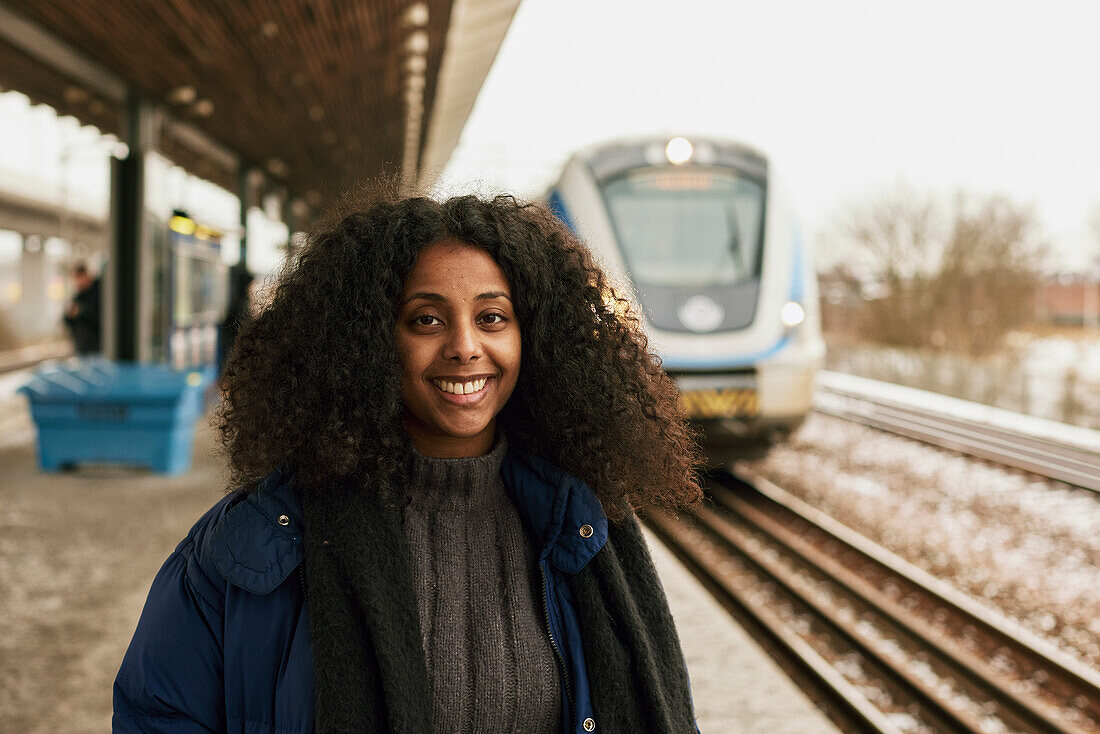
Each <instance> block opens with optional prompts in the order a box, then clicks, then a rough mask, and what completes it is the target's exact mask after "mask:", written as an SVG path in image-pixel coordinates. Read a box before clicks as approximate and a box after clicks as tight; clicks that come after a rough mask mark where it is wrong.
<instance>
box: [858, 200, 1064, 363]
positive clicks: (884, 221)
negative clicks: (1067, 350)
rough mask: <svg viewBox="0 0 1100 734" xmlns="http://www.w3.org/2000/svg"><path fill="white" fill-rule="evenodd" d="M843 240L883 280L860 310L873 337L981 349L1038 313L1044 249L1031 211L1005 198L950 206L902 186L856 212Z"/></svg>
mask: <svg viewBox="0 0 1100 734" xmlns="http://www.w3.org/2000/svg"><path fill="white" fill-rule="evenodd" d="M839 236H840V237H842V238H844V239H846V240H848V241H849V242H850V243H852V244H853V245H855V246H856V248H857V249H858V250H859V251H860V252H861V254H862V255H863V256H864V258H865V259H866V260H867V261H869V265H870V267H871V269H872V271H873V272H875V273H876V274H877V275H878V277H880V278H881V279H882V284H883V286H884V288H883V295H882V297H881V298H878V299H876V300H875V301H873V302H872V303H869V304H866V305H865V306H864V307H863V308H862V311H863V313H862V315H861V318H860V319H859V324H860V331H861V333H863V335H864V336H865V337H867V338H870V339H873V340H875V341H881V342H884V343H888V344H896V345H899V346H912V347H932V348H936V349H945V350H950V351H953V352H962V353H967V354H984V353H987V352H990V351H993V350H995V349H996V348H997V347H998V346H999V345H1000V344H1001V342H1002V340H1003V338H1004V336H1005V334H1006V333H1008V332H1009V331H1011V330H1013V329H1016V328H1018V327H1019V326H1021V325H1022V324H1024V323H1026V322H1027V321H1028V320H1029V319H1030V318H1031V315H1032V313H1033V303H1034V295H1035V293H1036V290H1037V288H1038V285H1039V274H1040V266H1041V262H1042V259H1043V257H1044V255H1045V252H1046V248H1045V246H1044V243H1043V242H1042V240H1041V236H1040V234H1039V228H1038V222H1037V219H1036V217H1035V214H1034V212H1033V211H1032V210H1031V209H1030V208H1028V207H1023V206H1020V205H1018V204H1016V203H1014V202H1012V201H1011V200H1009V199H1008V198H1006V197H1003V196H989V197H984V198H979V197H972V196H967V195H965V194H961V193H960V194H958V195H956V196H955V197H954V199H953V200H952V201H951V202H950V203H946V204H945V203H942V202H940V201H937V200H935V199H933V198H932V197H930V196H927V195H920V194H917V193H915V192H914V191H913V190H912V189H911V188H909V187H907V186H904V185H899V186H897V187H895V188H894V189H892V190H888V191H886V192H884V193H882V194H880V195H879V196H878V197H876V198H874V199H872V200H870V201H868V202H866V203H863V204H861V205H858V206H853V207H851V208H849V210H848V211H847V212H846V214H845V215H844V217H843V218H842V219H841V224H840V226H839Z"/></svg>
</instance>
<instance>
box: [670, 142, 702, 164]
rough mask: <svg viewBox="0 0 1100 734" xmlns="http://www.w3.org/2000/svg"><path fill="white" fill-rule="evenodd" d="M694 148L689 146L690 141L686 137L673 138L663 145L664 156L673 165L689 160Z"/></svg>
mask: <svg viewBox="0 0 1100 734" xmlns="http://www.w3.org/2000/svg"><path fill="white" fill-rule="evenodd" d="M694 152H695V150H694V149H693V148H692V147H691V141H689V140H688V139H687V138H673V139H672V140H670V141H668V145H666V146H665V157H666V158H668V162H669V163H671V164H673V165H676V166H678V165H680V164H682V163H687V162H688V161H690V160H691V154H692V153H694Z"/></svg>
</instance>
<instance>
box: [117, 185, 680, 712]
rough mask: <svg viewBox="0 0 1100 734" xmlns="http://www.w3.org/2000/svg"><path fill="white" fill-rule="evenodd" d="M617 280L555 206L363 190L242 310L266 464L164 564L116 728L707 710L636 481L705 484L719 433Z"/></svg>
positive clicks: (253, 468) (240, 435) (255, 423)
mask: <svg viewBox="0 0 1100 734" xmlns="http://www.w3.org/2000/svg"><path fill="white" fill-rule="evenodd" d="M610 293H611V290H610V287H609V285H608V283H607V281H606V278H605V276H604V275H603V273H602V272H601V271H600V270H599V269H598V268H597V267H596V266H595V265H594V263H593V261H592V258H591V256H590V255H589V253H588V251H587V249H585V247H584V246H583V245H581V244H580V243H579V242H577V241H576V240H575V239H574V238H573V237H572V235H571V234H569V232H568V231H567V230H566V229H565V228H564V227H563V226H562V225H561V224H560V223H559V222H558V220H557V219H555V218H554V217H553V215H551V214H550V213H549V212H548V211H547V210H546V209H544V208H542V207H541V206H537V205H531V204H524V203H521V202H517V201H515V200H514V199H513V198H511V197H499V198H496V199H493V200H491V201H486V200H483V199H478V198H476V197H469V196H467V197H461V198H456V199H451V200H448V201H445V202H442V203H440V202H436V201H432V200H430V199H426V198H412V199H403V200H377V199H376V200H373V201H367V202H364V201H349V202H348V203H347V205H346V206H345V210H344V213H342V214H341V215H339V216H337V217H335V218H334V219H333V220H332V222H330V223H329V224H328V225H326V226H323V227H321V228H320V229H319V230H318V231H317V232H315V233H314V234H313V235H312V237H311V239H310V241H309V243H308V245H307V246H306V247H305V249H304V251H303V252H302V253H301V255H300V257H299V258H298V259H297V261H295V262H293V263H291V264H290V265H288V268H287V270H286V272H285V273H284V274H283V275H282V277H281V278H280V280H279V283H278V285H277V286H276V288H275V292H274V297H273V299H272V300H271V302H270V304H269V305H268V306H267V307H266V309H265V310H264V311H263V313H261V314H260V315H259V316H258V317H257V318H256V319H255V320H254V321H253V322H251V323H250V324H248V325H247V326H246V327H245V328H244V329H243V331H242V333H241V334H240V336H239V337H238V339H237V342H236V346H235V348H234V352H233V354H232V355H231V357H230V359H229V362H228V364H227V367H226V371H225V374H224V375H223V378H222V383H221V387H222V397H223V401H222V404H221V407H220V413H219V427H220V429H221V435H222V438H223V443H224V445H225V449H226V453H227V454H228V458H229V464H230V468H231V471H232V475H233V482H234V485H235V486H237V488H236V489H234V490H232V491H231V492H230V493H229V494H228V495H227V497H226V498H225V499H224V500H222V501H221V502H220V503H218V505H216V506H215V507H214V508H213V509H212V510H211V511H210V512H209V513H207V515H206V516H204V517H203V518H202V519H201V520H199V522H198V523H197V524H196V525H195V527H194V529H193V530H192V531H191V534H190V535H189V536H188V538H187V539H186V540H185V541H184V542H183V543H181V544H180V546H179V548H178V549H177V551H176V552H175V553H174V554H173V555H172V556H171V557H170V558H169V559H168V561H167V562H166V563H165V565H164V567H163V568H162V570H161V572H160V574H159V575H158V576H157V578H156V580H155V581H154V583H153V587H152V590H151V591H150V594H149V601H148V603H147V604H146V607H145V611H144V612H143V614H142V618H141V621H140V622H139V625H138V629H137V631H136V633H135V635H134V639H133V642H132V643H131V646H130V649H129V650H128V652H127V655H126V658H125V660H124V661H123V665H122V669H121V670H120V671H119V674H118V678H117V680H116V683H115V719H114V722H115V729H116V731H142V732H150V731H178V730H180V729H179V726H178V725H183V724H190V723H192V722H194V723H197V724H198V725H199V726H200V727H201V728H202V729H203V730H209V731H230V732H245V731H247V732H250V733H254V732H276V731H278V732H303V733H304V732H311V731H319V732H345V731H348V732H351V731H354V732H409V733H410V734H412V733H414V732H416V733H420V732H430V731H437V732H447V731H464V730H478V731H488V730H493V731H500V732H521V731H522V732H544V733H547V734H549V733H550V732H569V733H574V734H575V733H576V732H591V731H597V730H598V731H605V732H637V731H646V732H658V733H662V732H664V733H667V734H672V732H685V731H692V730H694V722H693V714H692V706H691V699H690V694H689V691H688V683H687V676H686V671H685V668H684V663H683V658H682V654H681V652H680V647H679V642H678V640H677V636H676V631H675V628H674V626H673V623H672V619H671V616H670V614H669V612H668V607H667V604H666V602H665V599H664V595H663V592H662V590H661V585H660V582H659V581H658V579H657V577H656V574H655V572H654V570H653V566H652V563H651V562H650V559H649V553H648V550H647V548H646V546H645V541H644V540H643V538H642V536H641V533H640V531H639V528H638V524H637V520H636V518H635V516H634V508H636V507H640V506H642V505H646V504H660V505H665V506H672V507H676V506H687V505H690V504H692V503H695V502H697V501H698V500H699V498H700V496H701V493H700V490H699V486H698V481H697V478H696V475H695V473H694V471H695V469H696V468H697V465H698V454H697V448H696V446H695V443H694V441H693V438H692V436H691V435H690V433H689V431H688V429H687V427H686V424H685V421H684V417H683V415H682V413H681V410H680V407H679V403H678V400H677V395H676V391H675V388H674V386H673V385H672V383H671V381H670V380H669V378H668V377H667V376H666V375H665V374H664V373H663V372H662V371H661V369H660V365H659V363H658V361H657V360H656V358H655V357H654V356H653V355H652V354H651V353H650V352H649V351H648V349H647V346H646V342H645V338H644V337H643V336H642V334H641V332H640V331H639V328H638V324H637V322H636V320H635V319H634V318H633V317H632V316H631V314H630V312H629V310H627V309H626V308H624V306H625V301H622V300H621V299H619V300H616V299H615V298H614V297H610V296H609V295H608V294H610ZM196 730H197V728H196Z"/></svg>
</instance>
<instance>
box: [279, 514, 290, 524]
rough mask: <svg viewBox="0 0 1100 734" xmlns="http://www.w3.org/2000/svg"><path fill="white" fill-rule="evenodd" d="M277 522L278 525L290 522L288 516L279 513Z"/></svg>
mask: <svg viewBox="0 0 1100 734" xmlns="http://www.w3.org/2000/svg"><path fill="white" fill-rule="evenodd" d="M279 524H280V525H289V524H290V518H289V517H287V516H286V515H279Z"/></svg>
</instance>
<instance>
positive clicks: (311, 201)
mask: <svg viewBox="0 0 1100 734" xmlns="http://www.w3.org/2000/svg"><path fill="white" fill-rule="evenodd" d="M518 3H519V0H157V1H156V2H151V1H150V0H0V85H2V86H3V87H4V88H5V89H15V90H18V91H20V92H23V93H24V94H27V95H28V96H29V97H31V98H32V99H33V100H35V101H37V102H44V103H46V104H49V105H51V106H53V107H55V108H56V109H57V110H58V112H59V113H60V114H64V115H72V116H74V117H76V118H77V119H79V120H80V121H81V122H83V123H88V124H94V125H96V126H97V127H99V128H100V129H101V130H103V131H104V132H111V133H115V134H119V135H120V136H124V133H125V120H127V115H126V110H127V109H128V104H130V103H132V100H133V99H134V98H135V96H139V97H140V98H142V99H145V100H148V101H151V102H153V103H154V105H155V107H156V109H157V110H158V111H159V116H158V119H160V120H161V121H162V124H161V125H160V126H159V127H160V131H159V135H158V143H157V147H158V149H159V150H160V151H161V152H162V153H163V154H164V155H166V156H167V157H169V158H170V159H172V160H173V161H175V162H176V163H178V164H180V165H182V166H184V167H185V168H187V169H188V170H190V171H192V172H193V173H196V174H198V175H200V176H203V177H204V178H208V179H210V180H213V181H215V182H217V183H220V184H222V185H224V186H226V187H227V188H229V190H231V191H232V190H235V188H236V181H237V180H238V176H239V173H240V171H241V170H242V169H243V168H251V169H254V170H260V171H263V172H264V174H265V177H266V178H267V180H268V181H269V182H271V183H272V184H274V185H278V186H282V187H285V189H286V191H287V192H288V195H289V196H292V197H297V198H299V199H300V200H302V201H304V202H306V203H307V204H308V205H309V206H310V207H311V208H313V209H315V210H316V209H319V208H321V207H323V206H324V205H325V204H326V203H329V202H331V201H332V200H333V199H334V198H335V197H336V196H338V195H339V194H340V193H341V192H342V191H344V190H346V189H347V188H348V187H349V186H351V185H353V184H354V183H356V182H358V181H361V180H363V179H366V178H369V177H372V176H375V175H378V174H381V173H389V174H393V175H398V174H399V175H400V176H401V179H402V181H403V182H404V183H405V184H406V185H412V184H420V185H422V186H427V185H430V184H431V183H432V181H434V179H435V178H436V177H437V176H438V175H439V173H440V172H441V170H442V168H443V166H444V165H445V164H446V162H447V159H448V158H449V157H450V154H451V151H452V150H453V149H454V147H455V145H456V144H457V142H458V137H459V134H460V133H461V130H462V126H463V124H464V123H465V121H466V118H467V117H468V116H469V113H470V110H471V108H472V106H473V103H474V99H475V97H476V96H477V93H478V91H479V90H480V88H481V84H482V82H483V81H484V79H485V76H486V74H487V73H488V71H489V67H490V66H491V65H492V61H493V58H494V57H495V56H496V52H497V50H498V48H499V47H500V43H501V41H502V39H503V37H504V34H505V31H506V30H507V28H508V25H509V24H510V22H511V19H512V16H513V14H514V12H515V9H516V6H517V5H518ZM128 101H129V102H128Z"/></svg>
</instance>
